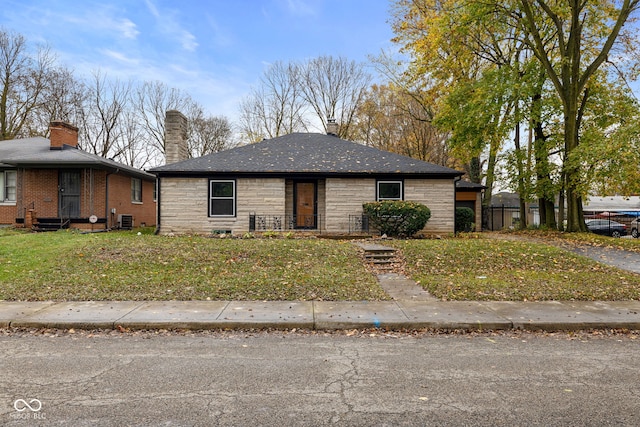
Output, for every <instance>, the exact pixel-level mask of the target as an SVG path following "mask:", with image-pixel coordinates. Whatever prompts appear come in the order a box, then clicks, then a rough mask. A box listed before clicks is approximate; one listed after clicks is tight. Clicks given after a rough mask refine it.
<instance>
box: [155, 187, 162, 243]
mask: <svg viewBox="0 0 640 427" xmlns="http://www.w3.org/2000/svg"><path fill="white" fill-rule="evenodd" d="M160 193H161V191H160V177H159V176H156V231H155V233H154V234H155V235H156V236H157V235H158V234H160V207H161V206H162V205H161V204H160Z"/></svg>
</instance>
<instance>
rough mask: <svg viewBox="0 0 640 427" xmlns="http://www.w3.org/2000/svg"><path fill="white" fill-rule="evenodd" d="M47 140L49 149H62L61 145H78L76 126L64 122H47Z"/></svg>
mask: <svg viewBox="0 0 640 427" xmlns="http://www.w3.org/2000/svg"><path fill="white" fill-rule="evenodd" d="M49 140H50V141H51V146H50V149H51V150H62V146H63V145H68V146H70V147H74V148H76V147H78V128H77V127H75V126H73V125H70V124H69V123H65V122H60V121H57V122H51V123H50V124H49Z"/></svg>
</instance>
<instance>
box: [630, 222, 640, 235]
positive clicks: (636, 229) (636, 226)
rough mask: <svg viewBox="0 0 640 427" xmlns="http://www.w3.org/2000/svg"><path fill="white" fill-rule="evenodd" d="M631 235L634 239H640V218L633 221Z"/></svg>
mask: <svg viewBox="0 0 640 427" xmlns="http://www.w3.org/2000/svg"><path fill="white" fill-rule="evenodd" d="M631 235H632V236H633V238H634V239H637V238H638V237H640V218H636V219H634V220H633V221H631Z"/></svg>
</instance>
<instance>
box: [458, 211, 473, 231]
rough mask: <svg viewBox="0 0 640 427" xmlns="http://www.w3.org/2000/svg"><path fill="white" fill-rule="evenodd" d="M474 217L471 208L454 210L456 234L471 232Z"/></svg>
mask: <svg viewBox="0 0 640 427" xmlns="http://www.w3.org/2000/svg"><path fill="white" fill-rule="evenodd" d="M475 216H476V214H475V213H474V212H473V209H471V208H456V233H459V232H461V231H462V232H465V233H468V232H469V231H471V230H472V229H473V221H474V219H475Z"/></svg>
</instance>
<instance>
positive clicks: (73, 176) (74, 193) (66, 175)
mask: <svg viewBox="0 0 640 427" xmlns="http://www.w3.org/2000/svg"><path fill="white" fill-rule="evenodd" d="M58 183H59V187H60V188H59V194H60V197H59V200H58V201H59V203H58V216H59V217H60V218H78V217H80V171H78V170H63V171H60V177H59V181H58Z"/></svg>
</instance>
